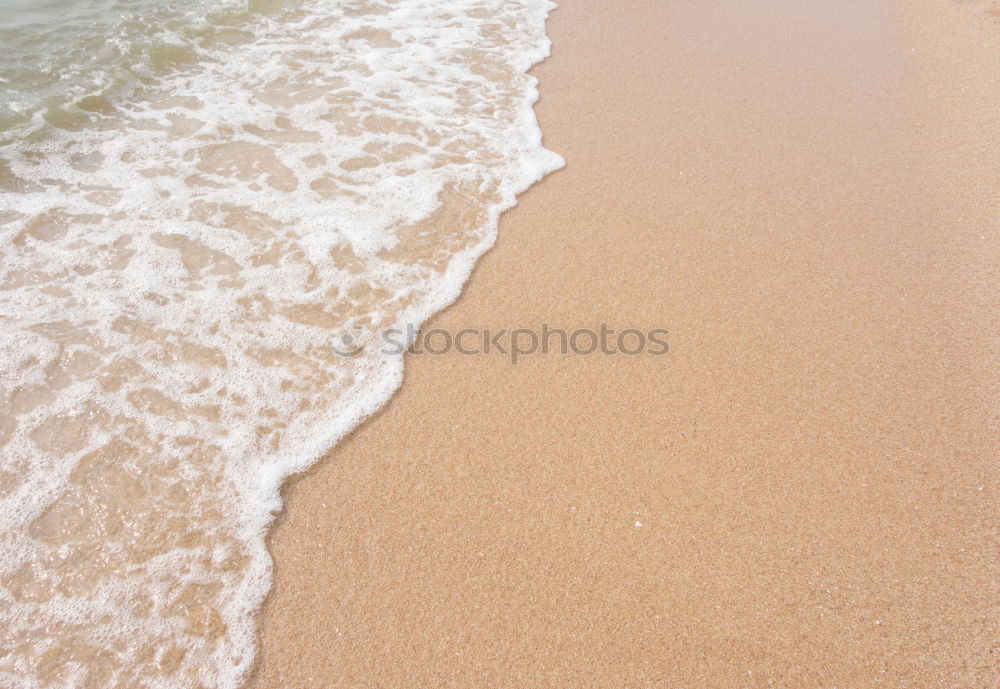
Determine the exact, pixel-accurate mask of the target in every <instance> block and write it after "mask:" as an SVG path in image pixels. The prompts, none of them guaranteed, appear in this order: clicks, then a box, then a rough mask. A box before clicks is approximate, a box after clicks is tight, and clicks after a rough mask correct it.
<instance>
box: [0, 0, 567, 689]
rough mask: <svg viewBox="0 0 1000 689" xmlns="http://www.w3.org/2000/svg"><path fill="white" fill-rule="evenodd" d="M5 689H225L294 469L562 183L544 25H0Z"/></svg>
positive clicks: (321, 446) (248, 16)
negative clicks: (376, 341)
mask: <svg viewBox="0 0 1000 689" xmlns="http://www.w3.org/2000/svg"><path fill="white" fill-rule="evenodd" d="M0 6H2V8H3V14H2V15H0V25H2V28H0V32H2V33H0V40H2V41H3V44H4V46H5V48H6V49H5V51H4V52H3V53H0V92H2V94H3V95H2V105H0V255H2V260H0V687H65V686H72V687H149V688H156V687H170V688H171V689H178V688H183V687H206V688H207V687H236V686H238V685H239V683H240V682H241V680H242V679H243V678H244V677H245V675H246V672H247V671H248V669H249V668H250V667H251V665H252V662H253V658H254V652H255V641H254V638H255V614H256V612H257V610H258V608H259V605H260V603H261V601H262V599H263V597H264V595H265V594H266V592H267V590H268V588H269V586H270V572H271V567H270V558H269V555H268V553H267V551H266V548H265V545H264V537H265V534H266V531H267V528H268V526H269V525H270V524H271V522H272V521H273V519H274V516H275V514H276V513H277V512H278V511H279V510H280V509H281V500H280V496H279V492H278V491H279V488H280V485H281V483H282V480H283V479H284V478H285V477H286V476H288V475H289V474H290V473H293V472H296V471H300V470H302V469H305V468H306V467H308V466H309V465H310V464H311V463H313V462H315V461H316V460H317V459H319V458H320V457H321V456H322V455H323V454H324V453H325V452H326V451H327V450H329V448H330V447H331V446H332V445H333V444H334V443H335V442H336V441H337V440H338V439H339V438H340V437H342V436H343V435H344V434H345V433H346V432H347V431H349V430H350V429H351V428H352V427H353V426H355V425H356V424H357V423H358V422H359V421H360V420H362V419H363V418H364V417H365V416H366V415H368V414H370V413H371V412H373V411H374V410H376V409H377V408H378V407H379V406H380V405H382V404H383V403H384V402H385V401H386V400H387V399H388V397H389V396H390V395H391V394H392V392H393V391H394V390H395V389H396V388H397V387H398V385H399V383H400V382H401V380H402V374H403V371H402V363H403V362H402V360H401V359H400V358H399V357H395V356H391V355H386V354H384V353H383V352H382V351H381V350H380V348H377V347H369V348H366V349H363V350H361V351H360V352H359V353H358V354H357V355H356V356H353V357H343V356H340V355H338V354H337V353H335V352H334V351H333V349H332V348H331V345H332V344H335V343H336V342H337V340H338V338H339V337H340V335H341V334H342V333H345V332H350V333H352V334H354V335H355V336H356V338H357V335H358V333H360V334H361V337H360V338H357V339H360V341H364V340H365V335H367V336H369V337H373V336H374V333H375V332H377V331H379V330H382V329H384V328H388V327H394V326H395V327H401V328H405V327H406V325H407V324H414V323H421V322H422V321H424V320H425V319H426V318H427V317H428V316H429V315H430V314H432V313H434V312H435V311H436V310H439V309H440V308H442V307H443V306H445V305H447V304H448V303H450V302H451V301H452V300H454V299H455V298H456V297H457V296H458V294H459V291H460V289H461V286H462V284H463V283H464V281H465V279H466V278H467V277H468V274H469V272H470V270H471V268H472V266H473V263H474V262H475V260H476V259H477V258H478V257H479V256H480V255H481V254H482V253H483V252H484V251H485V250H486V249H488V248H489V247H490V246H491V245H492V243H493V241H494V239H495V236H496V231H497V220H498V217H499V215H500V213H501V212H502V211H503V210H504V209H506V208H508V207H510V206H512V205H513V204H514V203H515V200H516V195H517V194H518V193H520V192H521V191H523V190H525V189H526V188H527V187H528V186H530V185H531V184H533V183H534V182H536V181H537V180H539V179H540V178H541V177H543V176H544V175H545V174H546V173H548V172H550V171H552V170H554V169H556V168H558V167H559V166H560V165H561V164H562V161H561V159H560V158H559V156H558V155H556V154H554V153H552V152H550V151H547V150H546V149H545V148H543V146H542V143H541V132H540V131H539V128H538V125H537V122H536V120H535V117H534V113H533V111H532V105H533V103H534V102H535V100H536V99H537V96H538V93H537V88H536V80H535V79H534V78H533V77H531V76H530V75H528V74H527V70H528V69H529V68H530V67H531V65H532V64H534V63H536V62H538V61H539V60H541V59H543V58H544V57H545V56H546V55H547V54H548V51H549V42H548V39H547V38H546V36H545V30H544V23H545V18H546V16H547V13H548V12H549V10H550V9H551V8H552V6H553V5H552V3H550V2H548V1H547V0H325V1H323V2H308V1H307V2H286V3H283V2H280V1H277V0H275V1H271V2H258V3H255V4H251V5H246V4H240V3H232V4H228V5H227V4H222V3H214V2H211V1H205V0H180V1H179V2H174V3H153V2H150V1H148V0H135V1H129V2H121V1H119V0H99V1H98V2H88V1H86V0H58V1H56V2H49V3H42V4H39V3H29V2H27V1H26V0H13V1H12V0H0Z"/></svg>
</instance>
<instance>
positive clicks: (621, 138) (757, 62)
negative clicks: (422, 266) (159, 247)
mask: <svg viewBox="0 0 1000 689" xmlns="http://www.w3.org/2000/svg"><path fill="white" fill-rule="evenodd" d="M903 5H904V3H898V4H897V5H890V4H889V3H878V2H862V1H861V0H841V1H837V2H834V1H833V0H821V1H819V2H817V1H816V0H776V1H775V2H771V3H746V2H741V1H739V0H708V2H697V3H694V2H681V1H674V0H670V1H669V2H648V1H647V2H640V1H638V0H618V1H616V2H598V1H597V0H563V2H562V3H561V7H560V9H558V10H557V11H556V12H555V13H554V14H553V16H552V18H551V20H550V23H549V34H550V36H551V37H552V39H553V41H554V45H555V48H554V53H553V56H552V57H551V58H550V59H549V60H548V61H546V62H545V63H543V64H542V65H540V66H538V67H537V68H536V69H535V72H534V73H535V74H536V75H537V76H538V77H539V78H540V80H541V90H542V101H541V102H540V103H539V105H538V107H537V112H538V115H539V119H540V122H541V125H542V130H543V132H544V133H545V137H546V139H545V141H546V145H547V147H549V148H551V149H552V150H555V151H557V152H558V153H560V154H562V155H563V156H564V157H565V158H566V160H567V163H568V165H567V167H566V168H565V169H564V170H563V171H561V172H558V173H556V174H554V175H552V176H550V177H549V178H548V179H546V180H545V181H544V182H542V183H541V184H539V185H536V186H535V187H534V188H532V189H531V190H530V191H529V192H528V193H526V194H525V195H524V196H523V197H522V198H521V204H520V205H519V207H517V208H516V209H514V210H513V211H511V212H509V213H508V214H506V215H505V216H504V218H503V220H502V222H501V228H500V239H499V242H498V244H497V246H496V247H495V248H494V249H493V250H492V251H491V252H490V253H489V254H487V256H486V257H484V259H483V260H482V261H481V263H480V264H479V266H478V267H477V269H476V271H475V273H474V275H473V277H472V279H471V280H470V281H469V283H468V285H467V286H466V290H465V292H464V294H463V296H462V297H461V298H460V299H459V301H458V302H457V303H456V304H455V305H454V306H453V307H451V308H450V309H448V310H447V311H445V312H444V313H442V314H439V316H438V317H436V318H435V319H434V321H433V322H432V323H431V324H430V326H429V327H443V328H448V329H450V330H452V331H453V332H454V331H457V330H459V329H461V328H465V327H480V328H486V327H490V328H501V327H508V328H509V327H518V326H526V327H530V326H535V327H537V326H539V325H540V324H541V323H549V324H552V325H553V326H560V327H565V328H574V327H580V326H589V327H595V326H597V325H599V324H600V323H601V322H607V323H608V324H609V325H611V326H612V327H616V328H619V329H620V328H625V327H629V326H635V327H638V328H641V329H646V328H651V327H664V328H667V329H669V331H670V336H669V338H668V339H669V341H670V345H671V351H670V353H669V354H668V355H666V356H662V357H656V356H633V357H624V356H600V355H593V356H587V357H584V356H561V355H558V354H550V355H547V356H534V357H529V358H526V359H524V360H523V361H521V362H519V363H518V364H517V366H511V364H510V362H509V360H508V359H506V358H504V357H502V356H459V355H457V354H450V355H447V356H439V357H432V356H426V355H424V356H413V357H410V358H409V360H408V363H407V377H406V381H405V383H404V385H403V387H402V389H401V390H400V391H399V393H398V394H397V395H396V397H395V398H394V399H393V400H392V402H391V403H390V405H389V406H388V407H387V408H386V409H385V410H384V411H383V412H382V413H380V414H379V415H377V416H376V417H375V418H373V419H371V420H370V421H369V422H368V423H366V424H365V425H363V426H362V427H361V428H360V429H358V430H357V431H356V432H355V433H354V434H353V435H351V436H350V437H349V438H348V439H347V440H346V441H344V442H343V443H342V444H341V446H340V447H339V448H338V449H337V450H336V451H334V452H333V453H332V454H331V456H330V457H329V458H328V459H327V460H325V461H324V462H322V463H321V464H320V465H318V466H317V467H316V468H314V469H313V470H312V471H310V472H308V473H307V474H306V475H304V476H302V477H300V478H298V479H296V480H294V481H293V482H291V483H290V484H289V486H288V487H287V489H286V491H285V495H286V498H287V506H286V511H285V513H284V514H283V516H282V517H281V518H280V520H279V524H278V526H277V527H276V529H275V531H274V533H273V537H272V538H271V541H270V543H271V548H272V552H273V554H274V557H275V575H276V584H275V587H274V590H273V592H272V593H271V595H270V597H269V599H268V602H267V605H266V607H265V610H264V612H263V614H262V616H261V653H260V659H259V664H258V668H257V671H256V673H255V675H254V677H253V680H252V682H251V683H250V685H251V686H253V687H256V688H257V689H279V688H281V689H289V688H293V687H324V688H325V687H387V688H389V687H456V688H458V687H462V688H466V689H467V688H470V687H510V688H511V689H515V688H516V689H524V688H526V687H595V688H596V687H602V688H603V687H688V688H690V687H758V686H759V687H769V686H776V687H811V688H815V687H834V686H836V687H852V688H857V687H874V686H907V687H989V686H996V682H997V676H998V672H1000V658H998V655H997V649H996V639H997V638H998V634H1000V608H998V601H1000V587H998V584H997V582H998V580H1000V556H998V552H1000V549H998V545H1000V543H998V521H997V511H996V507H997V504H998V503H997V490H998V481H997V478H998V472H997V458H998V457H1000V453H998V450H1000V443H998V436H997V412H998V409H1000V405H998V399H1000V395H998V392H1000V386H998V376H997V370H996V364H997V361H998V355H1000V338H998V334H997V333H998V331H997V325H998V314H1000V308H998V307H1000V304H998V294H1000V290H998V284H997V283H998V276H1000V238H998V233H997V229H998V227H1000V193H998V190H1000V184H998V171H1000V113H998V112H997V103H1000V50H998V44H1000V24H998V22H997V18H996V17H995V16H993V15H991V14H990V12H989V10H988V8H987V7H986V6H985V5H981V4H980V5H977V4H975V3H957V2H951V1H950V0H918V1H916V2H910V3H905V5H906V6H905V7H904V6H903Z"/></svg>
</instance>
